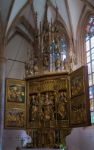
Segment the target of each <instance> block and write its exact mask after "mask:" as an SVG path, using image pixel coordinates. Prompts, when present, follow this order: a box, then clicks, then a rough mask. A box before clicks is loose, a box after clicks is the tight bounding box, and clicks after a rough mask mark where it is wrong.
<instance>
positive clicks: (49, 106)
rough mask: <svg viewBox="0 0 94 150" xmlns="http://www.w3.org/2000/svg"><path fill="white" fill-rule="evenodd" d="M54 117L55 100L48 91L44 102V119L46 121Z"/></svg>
mask: <svg viewBox="0 0 94 150" xmlns="http://www.w3.org/2000/svg"><path fill="white" fill-rule="evenodd" d="M52 118H53V101H52V100H51V99H50V95H49V94H48V93H46V95H45V102H44V119H45V120H46V121H49V120H52Z"/></svg>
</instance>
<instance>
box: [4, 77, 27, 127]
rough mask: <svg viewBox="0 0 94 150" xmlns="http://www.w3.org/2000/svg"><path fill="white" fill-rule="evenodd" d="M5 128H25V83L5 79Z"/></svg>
mask: <svg viewBox="0 0 94 150" xmlns="http://www.w3.org/2000/svg"><path fill="white" fill-rule="evenodd" d="M4 122H5V128H10V129H20V128H25V127H26V86H25V81H22V80H15V79H6V102H5V119H4Z"/></svg>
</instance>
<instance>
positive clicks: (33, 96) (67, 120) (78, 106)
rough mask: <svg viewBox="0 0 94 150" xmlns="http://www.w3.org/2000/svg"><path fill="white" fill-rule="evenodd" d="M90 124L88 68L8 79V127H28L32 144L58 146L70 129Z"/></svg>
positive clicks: (6, 104) (35, 145)
mask: <svg viewBox="0 0 94 150" xmlns="http://www.w3.org/2000/svg"><path fill="white" fill-rule="evenodd" d="M88 125H90V112H89V94H88V77H87V67H86V66H82V67H81V68H79V69H78V70H76V71H74V72H72V73H68V72H66V71H65V72H62V73H59V72H58V73H49V74H44V75H36V76H34V77H31V78H27V79H26V80H25V81H19V80H14V79H7V80H6V103H5V128H8V129H20V128H23V129H26V131H27V132H28V133H29V135H30V136H31V137H32V147H55V146H56V145H59V144H60V143H63V142H64V139H65V137H66V136H67V135H68V134H69V133H70V130H71V128H73V127H80V126H88Z"/></svg>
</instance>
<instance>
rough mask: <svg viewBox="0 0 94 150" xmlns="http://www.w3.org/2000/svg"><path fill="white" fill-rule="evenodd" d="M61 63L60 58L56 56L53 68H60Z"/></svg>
mask: <svg viewBox="0 0 94 150" xmlns="http://www.w3.org/2000/svg"><path fill="white" fill-rule="evenodd" d="M61 63H62V61H61V59H60V58H57V59H56V61H55V69H56V70H57V71H59V70H60V68H61Z"/></svg>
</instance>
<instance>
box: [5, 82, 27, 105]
mask: <svg viewBox="0 0 94 150" xmlns="http://www.w3.org/2000/svg"><path fill="white" fill-rule="evenodd" d="M7 101H8V102H17V103H24V102H25V86H24V84H21V83H18V82H16V83H14V82H13V83H12V82H11V83H8V85H7Z"/></svg>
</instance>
